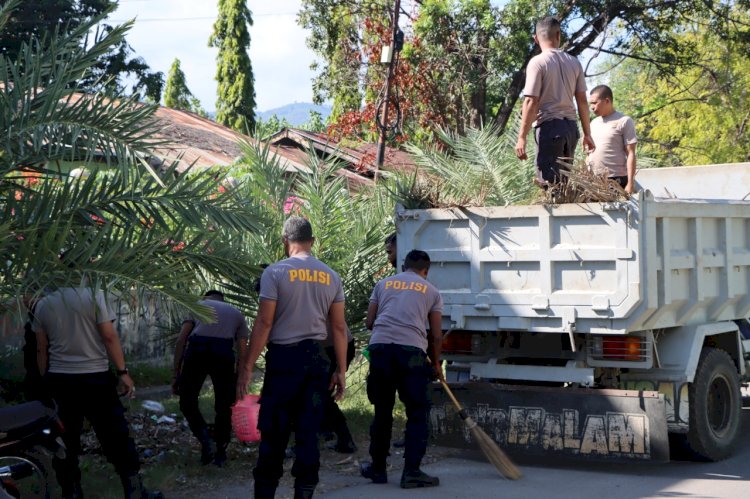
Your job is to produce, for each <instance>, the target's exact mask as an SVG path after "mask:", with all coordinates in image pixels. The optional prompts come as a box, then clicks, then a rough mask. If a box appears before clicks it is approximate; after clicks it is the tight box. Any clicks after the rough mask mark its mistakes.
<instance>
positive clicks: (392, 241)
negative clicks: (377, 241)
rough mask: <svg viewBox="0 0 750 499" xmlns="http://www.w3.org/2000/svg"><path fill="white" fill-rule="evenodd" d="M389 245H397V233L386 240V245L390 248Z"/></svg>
mask: <svg viewBox="0 0 750 499" xmlns="http://www.w3.org/2000/svg"><path fill="white" fill-rule="evenodd" d="M389 244H396V233H395V232H394V233H393V234H389V235H388V236H387V237H386V238H385V245H386V246H388V245H389Z"/></svg>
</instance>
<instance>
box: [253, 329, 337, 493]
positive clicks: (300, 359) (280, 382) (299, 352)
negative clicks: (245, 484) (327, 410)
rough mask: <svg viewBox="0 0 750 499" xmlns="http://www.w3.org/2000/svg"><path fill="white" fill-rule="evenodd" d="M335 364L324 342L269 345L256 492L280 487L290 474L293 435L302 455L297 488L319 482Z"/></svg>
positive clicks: (296, 469) (294, 473)
mask: <svg viewBox="0 0 750 499" xmlns="http://www.w3.org/2000/svg"><path fill="white" fill-rule="evenodd" d="M328 369H329V361H328V357H327V356H326V354H325V352H324V351H323V347H322V346H321V345H320V343H319V342H317V341H313V340H304V341H300V342H299V343H294V344H292V345H277V344H273V343H269V344H268V351H267V352H266V374H265V379H264V381H263V391H262V392H261V395H260V415H259V417H258V429H259V430H260V432H261V441H260V446H259V448H258V463H257V465H256V466H255V469H254V470H253V476H254V477H255V487H256V491H258V489H275V488H276V487H277V486H278V483H279V479H280V478H281V475H282V474H283V473H284V468H283V464H284V454H285V452H286V447H287V444H288V443H289V437H290V435H291V432H292V431H294V435H295V445H294V448H295V453H296V457H295V460H294V465H293V466H292V476H294V477H295V482H294V486H295V488H300V487H314V486H315V485H317V483H318V471H319V469H320V450H319V449H318V431H319V430H320V422H321V420H322V419H323V405H324V400H325V397H326V392H327V391H328V385H329V383H330V378H329V377H328Z"/></svg>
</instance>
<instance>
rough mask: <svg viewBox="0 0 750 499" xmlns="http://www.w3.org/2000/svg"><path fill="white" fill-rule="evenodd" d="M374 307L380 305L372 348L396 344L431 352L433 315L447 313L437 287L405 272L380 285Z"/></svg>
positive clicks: (373, 331) (373, 294)
mask: <svg viewBox="0 0 750 499" xmlns="http://www.w3.org/2000/svg"><path fill="white" fill-rule="evenodd" d="M370 303H376V304H377V305H378V312H377V314H376V316H375V323H374V324H373V327H372V336H371V337H370V345H375V344H376V343H395V344H397V345H406V346H412V347H417V348H421V349H422V350H423V351H425V352H426V351H427V327H426V325H427V321H428V317H429V314H430V312H442V311H443V299H442V298H441V296H440V293H439V292H438V290H437V288H436V287H435V286H433V285H432V284H431V283H429V282H428V281H427V280H425V279H422V277H420V276H419V275H418V274H416V273H415V272H410V271H406V272H402V273H400V274H396V275H395V276H393V277H388V278H387V279H383V280H382V281H380V282H378V283H377V284H376V285H375V289H373V291H372V296H370Z"/></svg>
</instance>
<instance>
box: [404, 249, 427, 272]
mask: <svg viewBox="0 0 750 499" xmlns="http://www.w3.org/2000/svg"><path fill="white" fill-rule="evenodd" d="M429 268H430V255H428V254H427V253H426V252H425V251H421V250H411V251H410V252H409V253H407V254H406V258H404V269H405V270H429Z"/></svg>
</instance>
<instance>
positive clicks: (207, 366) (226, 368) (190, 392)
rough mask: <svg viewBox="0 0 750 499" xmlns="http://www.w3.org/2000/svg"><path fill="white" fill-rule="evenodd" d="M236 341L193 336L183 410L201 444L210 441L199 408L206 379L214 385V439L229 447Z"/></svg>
mask: <svg viewBox="0 0 750 499" xmlns="http://www.w3.org/2000/svg"><path fill="white" fill-rule="evenodd" d="M233 347H234V340H232V339H225V338H209V337H206V336H191V337H189V339H188V346H187V350H186V351H185V359H184V360H183V362H182V371H181V374H180V410H181V411H182V414H184V415H185V419H187V422H188V424H189V425H190V430H191V431H192V432H193V435H195V436H196V437H197V438H198V439H199V440H201V441H204V440H205V439H206V438H207V425H206V420H205V419H204V418H203V415H202V414H201V411H200V409H199V407H198V396H199V395H200V391H201V388H202V387H203V382H204V381H206V376H211V382H212V383H213V385H214V409H215V410H216V419H215V421H214V438H215V440H216V444H217V445H218V446H219V447H226V445H227V444H228V443H229V438H230V436H231V432H232V404H234V401H235V393H236V391H235V389H236V386H237V377H236V375H235V372H234V350H233Z"/></svg>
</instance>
